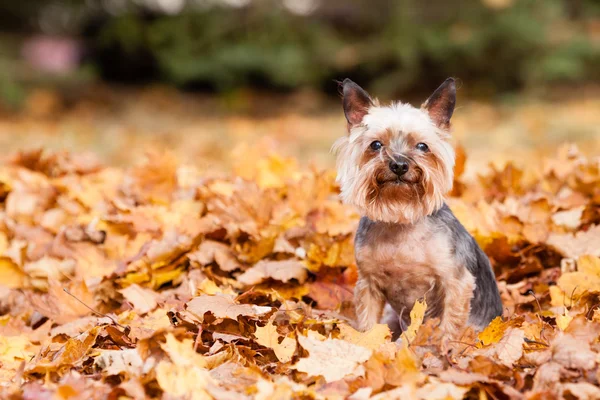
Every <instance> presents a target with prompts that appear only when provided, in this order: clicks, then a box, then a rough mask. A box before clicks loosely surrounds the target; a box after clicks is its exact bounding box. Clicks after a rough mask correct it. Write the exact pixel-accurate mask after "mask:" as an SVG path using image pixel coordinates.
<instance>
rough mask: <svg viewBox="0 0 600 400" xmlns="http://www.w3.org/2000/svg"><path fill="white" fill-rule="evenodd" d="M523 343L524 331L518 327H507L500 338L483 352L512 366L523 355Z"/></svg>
mask: <svg viewBox="0 0 600 400" xmlns="http://www.w3.org/2000/svg"><path fill="white" fill-rule="evenodd" d="M524 343H525V332H523V330H522V329H519V328H509V329H507V330H506V331H505V332H504V335H503V336H502V339H500V340H499V341H498V343H496V344H495V345H494V346H491V347H488V348H487V349H486V351H485V352H484V354H485V355H486V356H488V357H493V358H495V359H497V360H498V361H499V362H500V363H501V364H503V365H506V366H507V367H509V368H512V367H513V365H514V363H515V362H517V361H518V360H519V359H520V358H521V357H522V356H523V344H524Z"/></svg>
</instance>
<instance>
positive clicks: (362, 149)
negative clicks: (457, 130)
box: [333, 103, 454, 223]
mask: <svg viewBox="0 0 600 400" xmlns="http://www.w3.org/2000/svg"><path fill="white" fill-rule="evenodd" d="M448 138H449V135H448V133H447V132H446V131H445V130H442V129H440V128H438V126H436V124H435V123H434V122H433V120H432V119H431V117H430V116H429V114H428V113H427V111H426V110H423V109H417V108H414V107H412V106H411V105H409V104H403V103H393V104H391V105H389V106H379V105H373V106H372V107H370V108H369V109H368V112H367V113H366V115H365V116H364V117H363V119H362V122H361V123H360V124H357V125H354V126H351V127H350V129H349V134H348V135H347V136H344V137H342V138H340V139H338V140H337V141H336V143H335V144H334V147H333V148H334V151H335V152H336V153H337V170H338V182H339V184H340V188H341V197H342V200H343V201H344V202H346V203H348V204H352V205H354V206H356V207H357V208H358V209H359V210H360V211H361V212H362V213H363V214H364V215H366V216H367V217H369V218H370V219H372V220H376V221H384V222H395V223H414V222H415V221H417V220H418V219H420V218H422V217H423V216H426V215H429V214H431V213H432V212H433V211H435V210H437V209H439V208H440V207H441V206H442V205H443V202H444V195H445V194H446V193H447V192H448V191H450V189H451V188H452V181H453V168H454V151H453V149H452V146H451V145H450V144H449V143H448V141H447V140H448ZM376 140H378V141H380V142H381V143H382V144H383V147H382V148H381V149H380V150H379V151H374V150H372V149H371V148H370V144H371V143H373V142H374V141H376ZM418 143H425V144H426V145H427V146H428V147H429V151H428V152H422V151H420V150H418V149H417V148H416V145H417V144H418ZM399 157H401V158H403V159H406V160H408V162H409V168H410V169H409V171H408V172H407V174H406V175H405V176H403V177H402V179H401V180H399V179H397V177H396V176H395V175H394V174H393V173H392V172H391V170H390V168H389V162H390V161H392V160H393V159H397V158H399Z"/></svg>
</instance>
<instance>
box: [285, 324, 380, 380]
mask: <svg viewBox="0 0 600 400" xmlns="http://www.w3.org/2000/svg"><path fill="white" fill-rule="evenodd" d="M298 341H299V342H300V345H301V346H302V347H303V348H304V349H305V350H306V351H308V353H309V356H308V357H306V358H301V359H300V360H299V361H298V362H297V363H296V364H294V365H293V366H292V368H294V369H296V370H298V371H300V372H305V373H307V374H309V375H310V376H319V375H321V376H323V378H325V381H326V382H335V381H337V380H339V379H342V378H344V377H345V376H347V375H350V374H352V373H354V372H355V371H356V370H357V367H358V366H359V365H360V364H361V363H363V362H365V361H367V360H368V359H369V357H371V354H372V350H370V349H367V348H365V347H362V346H357V345H354V344H351V343H349V342H347V341H344V340H339V339H325V340H319V339H318V338H316V337H315V336H314V335H310V334H309V336H303V335H300V336H298Z"/></svg>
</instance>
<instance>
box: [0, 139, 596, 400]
mask: <svg viewBox="0 0 600 400" xmlns="http://www.w3.org/2000/svg"><path fill="white" fill-rule="evenodd" d="M458 153H459V162H458V165H457V168H456V172H457V179H456V182H455V189H454V191H453V193H452V196H451V197H450V198H449V204H450V205H451V207H452V208H453V210H454V211H455V213H456V215H457V216H458V218H459V219H460V220H461V221H462V222H463V223H464V224H465V226H466V227H467V229H468V230H469V231H470V232H472V233H473V234H474V236H475V237H476V239H477V241H478V242H479V243H480V245H481V246H482V247H483V248H484V250H485V251H486V253H487V254H488V255H489V257H490V259H491V261H492V264H493V267H494V270H495V272H496V275H497V278H498V281H499V286H500V290H501V293H502V298H503V303H504V306H505V315H504V319H496V320H494V321H493V322H492V323H491V324H490V326H489V327H488V328H487V329H485V330H484V331H483V332H481V333H475V332H473V331H471V330H468V329H467V330H466V331H465V332H464V333H463V335H462V337H461V338H460V340H457V341H452V342H448V341H445V340H444V338H443V337H441V335H440V334H439V332H438V331H437V330H436V327H435V324H434V321H432V322H425V323H421V322H422V320H421V319H422V315H423V312H424V309H425V307H426V304H417V305H416V306H415V308H414V309H413V312H412V314H411V315H412V317H413V318H412V320H413V323H412V324H411V326H410V328H409V330H408V331H407V332H406V333H405V334H404V336H403V340H402V343H401V344H398V343H394V342H391V340H390V333H389V329H388V328H387V326H385V325H377V326H375V327H374V328H373V329H372V330H370V331H368V332H358V331H356V330H355V329H354V328H353V327H352V321H353V318H354V315H353V304H352V289H353V285H354V283H355V281H356V277H357V272H356V266H355V264H354V258H353V245H352V239H353V232H354V230H355V228H356V226H357V222H358V215H357V214H356V213H355V211H354V210H353V209H352V208H350V207H347V206H344V205H342V204H340V202H339V200H338V197H337V194H338V189H337V187H336V185H335V172H334V171H331V170H319V169H316V168H313V169H302V168H299V167H298V166H297V164H296V163H295V161H294V160H293V159H286V158H282V157H280V156H278V155H276V154H271V155H269V156H265V157H262V158H258V159H253V158H250V157H249V158H244V157H240V158H239V160H240V162H238V163H237V165H236V166H235V168H234V172H233V173H232V174H231V176H230V177H226V178H223V177H211V176H210V175H207V174H205V173H201V172H199V171H198V170H197V169H196V168H195V167H194V166H193V165H184V164H181V163H180V162H179V160H178V159H177V158H176V157H175V156H173V155H169V154H168V153H164V154H163V153H149V154H148V156H147V159H146V161H145V162H144V163H142V164H140V165H138V166H136V167H132V168H129V169H121V168H114V167H110V166H103V165H101V164H100V163H99V162H97V161H96V160H94V159H93V158H91V157H89V156H83V155H79V154H69V153H53V152H49V151H42V150H40V151H29V152H21V153H18V154H15V155H13V156H12V157H11V158H10V160H8V161H7V162H6V163H5V164H3V165H2V166H0V199H1V211H0V254H1V258H0V263H1V265H0V365H1V369H0V397H1V398H15V399H19V398H26V399H118V398H133V399H143V398H164V399H180V398H181V399H211V398H215V399H242V398H258V399H275V398H279V399H285V398H305V399H311V398H328V399H337V398H339V399H342V398H352V399H367V398H376V399H390V398H398V399H413V398H414V399H461V398H470V399H506V398H511V399H513V398H514V399H519V398H527V399H551V398H578V399H595V398H600V389H599V388H598V380H599V378H600V375H599V374H598V373H597V365H598V363H599V362H600V343H599V342H598V338H599V337H600V309H599V308H598V307H597V306H598V304H599V303H600V302H599V295H600V226H599V225H598V224H599V223H600V159H598V158H596V159H586V158H585V157H583V156H582V155H581V154H580V152H579V151H578V150H577V149H576V148H575V147H574V146H568V145H565V146H563V147H561V148H560V149H558V151H557V153H556V155H555V156H554V157H553V158H546V159H544V160H543V162H541V163H539V164H535V165H531V166H530V167H529V168H528V169H527V170H520V169H518V168H517V167H515V166H514V165H512V164H508V165H506V166H505V167H504V168H502V169H494V168H492V169H491V170H490V172H488V173H486V174H485V175H483V176H479V177H478V178H477V179H464V178H463V177H462V176H461V173H462V171H463V170H464V165H465V160H466V156H465V154H464V152H463V151H461V150H460V149H459V152H458ZM244 160H245V161H244Z"/></svg>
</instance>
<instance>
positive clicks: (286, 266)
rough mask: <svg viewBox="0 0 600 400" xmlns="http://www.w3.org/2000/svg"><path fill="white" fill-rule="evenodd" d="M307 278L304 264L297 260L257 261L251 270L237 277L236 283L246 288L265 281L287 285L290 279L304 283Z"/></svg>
mask: <svg viewBox="0 0 600 400" xmlns="http://www.w3.org/2000/svg"><path fill="white" fill-rule="evenodd" d="M307 278H308V271H307V270H306V267H305V266H304V264H302V263H301V262H300V261H297V260H284V261H267V260H263V261H259V262H258V263H257V264H256V265H254V266H253V267H252V268H250V269H248V270H247V271H246V272H244V273H243V274H242V275H240V276H238V278H237V280H238V282H241V283H243V284H244V285H247V286H252V285H257V284H259V283H262V282H264V281H265V280H267V279H274V280H276V281H280V282H284V283H287V282H289V281H291V280H292V279H294V280H296V281H298V283H304V282H305V281H306V279H307Z"/></svg>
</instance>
